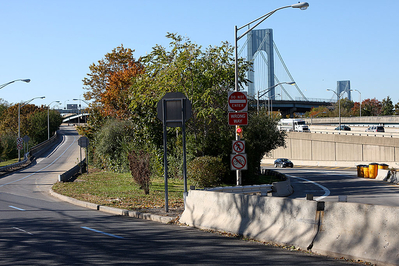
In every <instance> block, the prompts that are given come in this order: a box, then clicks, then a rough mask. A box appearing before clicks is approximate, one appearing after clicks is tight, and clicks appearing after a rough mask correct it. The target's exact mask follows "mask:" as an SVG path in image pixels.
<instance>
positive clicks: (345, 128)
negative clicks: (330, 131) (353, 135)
mask: <svg viewBox="0 0 399 266" xmlns="http://www.w3.org/2000/svg"><path fill="white" fill-rule="evenodd" d="M335 130H345V131H351V128H350V127H348V126H347V125H341V129H340V128H339V126H338V127H336V128H335Z"/></svg>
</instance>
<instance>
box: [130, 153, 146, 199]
mask: <svg viewBox="0 0 399 266" xmlns="http://www.w3.org/2000/svg"><path fill="white" fill-rule="evenodd" d="M128 159H129V167H130V172H131V174H132V177H133V179H134V181H136V183H137V184H138V185H139V186H140V188H141V189H143V190H144V193H145V194H146V195H148V194H150V176H151V168H150V154H149V153H147V152H145V151H142V150H141V151H138V152H136V151H131V152H130V153H129V156H128Z"/></svg>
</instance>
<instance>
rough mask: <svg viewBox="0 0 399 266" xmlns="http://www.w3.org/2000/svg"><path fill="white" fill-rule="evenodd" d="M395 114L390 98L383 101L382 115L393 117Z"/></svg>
mask: <svg viewBox="0 0 399 266" xmlns="http://www.w3.org/2000/svg"><path fill="white" fill-rule="evenodd" d="M394 113H395V107H394V106H393V102H392V100H391V98H390V97H389V96H387V97H386V98H385V99H383V100H382V103H381V115H393V114H394Z"/></svg>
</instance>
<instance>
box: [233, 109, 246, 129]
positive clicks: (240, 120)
mask: <svg viewBox="0 0 399 266" xmlns="http://www.w3.org/2000/svg"><path fill="white" fill-rule="evenodd" d="M229 125H230V126H241V125H248V113H246V112H242V113H229Z"/></svg>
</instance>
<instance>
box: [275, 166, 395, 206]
mask: <svg viewBox="0 0 399 266" xmlns="http://www.w3.org/2000/svg"><path fill="white" fill-rule="evenodd" d="M268 168H269V169H271V168H272V166H271V165H270V166H269V167H268ZM273 169H274V168H273ZM274 170H276V169H274ZM277 171H280V172H282V173H284V174H287V175H290V176H291V184H292V185H293V187H294V191H295V192H294V194H293V195H291V196H290V198H296V199H305V198H306V194H313V196H314V199H315V200H322V201H338V200H339V196H346V198H347V201H348V202H356V203H364V204H374V205H385V206H399V186H398V185H393V184H390V183H387V182H384V181H379V180H374V179H369V178H363V177H357V170H356V168H338V167H304V166H302V167H301V166H298V167H294V168H284V169H278V170H277Z"/></svg>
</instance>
